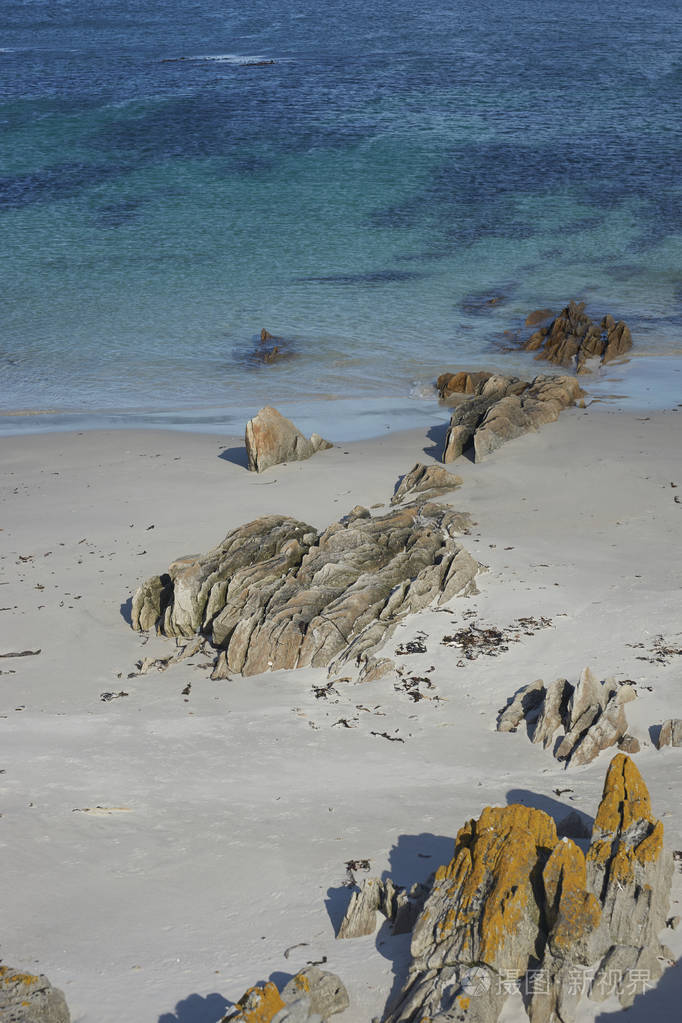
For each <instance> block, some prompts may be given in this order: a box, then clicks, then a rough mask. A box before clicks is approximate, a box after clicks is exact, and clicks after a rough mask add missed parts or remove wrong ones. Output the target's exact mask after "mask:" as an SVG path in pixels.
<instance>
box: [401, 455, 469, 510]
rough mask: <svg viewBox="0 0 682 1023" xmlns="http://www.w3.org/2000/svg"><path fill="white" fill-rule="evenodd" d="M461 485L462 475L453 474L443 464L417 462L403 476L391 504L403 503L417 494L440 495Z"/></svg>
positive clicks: (430, 496) (429, 496)
mask: <svg viewBox="0 0 682 1023" xmlns="http://www.w3.org/2000/svg"><path fill="white" fill-rule="evenodd" d="M461 485H462V477H461V476H453V474H452V473H451V472H448V471H447V469H444V468H443V467H442V466H441V465H429V466H426V465H422V464H421V462H417V464H416V465H414V466H413V467H412V468H411V469H410V471H409V472H408V473H406V474H405V475H404V476H403V478H402V480H401V482H400V486H399V487H398V489H397V490H396V492H395V494H394V495H393V497H392V498H391V504H402V502H403V501H406V500H407V499H408V498H410V499H412V500H414V498H415V497H417V496H419V497H424V498H425V499H426V498H428V499H431V498H432V497H439V496H440V495H441V494H447V493H448V492H449V491H451V490H456V489H457V487H461Z"/></svg>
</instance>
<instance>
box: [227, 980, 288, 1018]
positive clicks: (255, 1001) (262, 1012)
mask: <svg viewBox="0 0 682 1023" xmlns="http://www.w3.org/2000/svg"><path fill="white" fill-rule="evenodd" d="M237 1007H238V1008H239V1013H238V1014H237V1015H236V1016H233V1017H232V1019H231V1023H271V1020H272V1018H273V1016H276V1015H277V1013H278V1012H279V1010H280V1009H283V1008H284V1002H283V1001H282V999H281V997H280V994H279V991H278V990H277V988H276V987H275V985H274V984H273V983H272V981H268V982H267V983H266V984H264V985H263V986H262V987H260V986H256V987H250V988H249V990H248V991H246V992H245V993H244V994H243V995H242V997H241V998H240V999H239V1001H238V1002H237Z"/></svg>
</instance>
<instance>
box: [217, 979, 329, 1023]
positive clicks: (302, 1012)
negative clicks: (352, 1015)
mask: <svg viewBox="0 0 682 1023" xmlns="http://www.w3.org/2000/svg"><path fill="white" fill-rule="evenodd" d="M348 1005H349V999H348V992H347V991H346V989H345V987H344V986H343V983H342V982H341V981H340V980H339V978H338V977H337V976H336V975H335V974H334V973H329V972H327V971H326V970H320V969H318V967H317V966H308V967H306V968H305V969H303V970H300V971H299V972H298V973H297V974H296V975H295V976H294V977H292V978H291V980H290V981H289V983H288V984H286V985H285V987H284V988H283V989H282V991H281V992H280V991H278V989H277V987H276V985H275V984H273V983H272V981H268V982H267V983H266V984H259V985H256V986H255V987H251V988H249V989H248V991H246V992H245V993H244V994H243V995H242V997H241V998H240V999H239V1001H238V1002H237V1004H236V1006H235V1008H234V1009H233V1010H231V1011H230V1012H229V1013H228V1015H227V1016H225V1017H224V1018H223V1020H222V1021H221V1023H326V1020H328V1019H329V1018H330V1017H331V1016H334V1015H336V1014H337V1013H339V1012H343V1011H344V1010H345V1009H347V1008H348Z"/></svg>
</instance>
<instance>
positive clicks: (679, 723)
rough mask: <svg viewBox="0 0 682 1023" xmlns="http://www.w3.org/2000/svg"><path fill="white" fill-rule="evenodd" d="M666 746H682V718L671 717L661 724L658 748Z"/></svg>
mask: <svg viewBox="0 0 682 1023" xmlns="http://www.w3.org/2000/svg"><path fill="white" fill-rule="evenodd" d="M664 746H682V718H669V719H668V720H667V721H664V722H663V724H662V725H661V730H660V732H659V733H658V741H657V742H656V748H657V749H663V747H664Z"/></svg>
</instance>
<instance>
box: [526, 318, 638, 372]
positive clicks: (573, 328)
mask: <svg viewBox="0 0 682 1023" xmlns="http://www.w3.org/2000/svg"><path fill="white" fill-rule="evenodd" d="M526 323H527V325H528V321H526ZM523 348H524V349H525V351H527V352H537V355H536V356H535V357H536V359H547V360H549V362H555V363H557V364H558V365H559V366H566V367H570V368H575V369H576V370H577V372H578V373H585V372H588V367H587V362H588V361H589V360H590V359H599V361H600V363H601V365H604V364H605V363H607V362H611V361H612V360H613V359H617V358H619V357H620V356H621V355H624V354H625V352H629V351H630V349H631V348H632V334H631V333H630V328H629V327H628V326H627V324H625V323H624V322H623V321H622V320H619V321H618V322H616V321H615V320H614V318H613V316H610V315H609V316H604V318H603V319H602V320H601V322H600V323H596V322H595V321H594V320H591V319H590V317H589V316H588V315H587V313H586V312H585V303H584V302H580V303H577V302H569V304H568V305H567V306H566V307H565V308H564V309H562V310H561V312H560V313H559V315H558V316H556V317H555V318H554V319H553V320H552V322H551V323H550V324H549V325H548V326H546V327H540V328H539V329H538V330H536V331H535V333H534V334H532V335H531V337H530V338H529V339H528V341H526V342H525V343H524V345H523Z"/></svg>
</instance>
